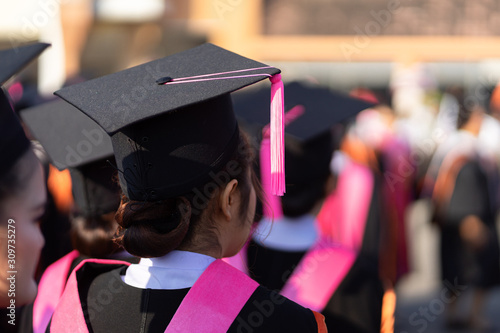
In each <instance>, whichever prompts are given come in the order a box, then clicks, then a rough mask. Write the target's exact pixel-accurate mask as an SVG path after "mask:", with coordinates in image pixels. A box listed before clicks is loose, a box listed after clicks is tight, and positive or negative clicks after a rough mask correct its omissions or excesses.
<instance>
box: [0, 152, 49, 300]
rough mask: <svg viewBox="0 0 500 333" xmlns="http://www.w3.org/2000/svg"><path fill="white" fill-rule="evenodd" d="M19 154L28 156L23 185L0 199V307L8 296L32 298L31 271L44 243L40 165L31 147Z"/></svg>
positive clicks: (43, 207) (9, 298)
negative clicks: (41, 226)
mask: <svg viewBox="0 0 500 333" xmlns="http://www.w3.org/2000/svg"><path fill="white" fill-rule="evenodd" d="M21 158H27V159H31V160H29V161H27V163H31V165H29V168H30V170H31V172H27V178H26V179H25V180H24V182H25V185H24V188H22V189H21V190H20V191H18V193H16V194H15V195H12V196H9V197H7V198H6V199H5V200H4V201H3V202H0V205H1V209H0V218H1V220H0V308H5V307H8V306H9V305H10V304H11V302H12V301H11V300H12V299H14V300H15V305H16V306H21V305H24V304H28V303H30V302H32V301H33V300H34V298H35V296H36V292H37V284H36V282H35V280H34V274H35V269H36V266H37V263H38V259H39V257H40V251H41V249H42V247H43V245H44V243H45V241H44V238H43V236H42V233H41V231H40V225H39V220H40V218H41V216H42V215H43V213H44V211H45V204H46V200H47V197H46V189H45V179H44V175H43V168H42V165H41V164H40V162H39V161H38V159H37V158H36V156H34V154H33V153H32V152H31V151H30V152H29V154H25V155H24V156H23V157H21ZM13 192H14V191H13Z"/></svg>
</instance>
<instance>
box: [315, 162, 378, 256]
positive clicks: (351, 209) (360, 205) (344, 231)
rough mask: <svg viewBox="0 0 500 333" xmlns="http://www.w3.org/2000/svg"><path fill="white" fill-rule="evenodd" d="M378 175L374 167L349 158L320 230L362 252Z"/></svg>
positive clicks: (324, 210) (323, 212)
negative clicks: (375, 175)
mask: <svg viewBox="0 0 500 333" xmlns="http://www.w3.org/2000/svg"><path fill="white" fill-rule="evenodd" d="M373 184H374V177H373V174H372V172H371V171H370V169H369V168H368V167H366V166H364V165H361V164H358V163H356V162H353V161H348V162H347V165H346V166H345V168H344V169H343V170H342V172H341V174H340V175H339V178H338V181H337V188H336V189H335V191H334V192H333V193H332V194H331V195H330V196H329V197H328V198H327V200H326V201H325V203H324V204H323V207H322V208H321V211H320V213H319V214H318V222H319V228H320V232H321V233H322V234H323V235H324V236H325V237H327V239H330V240H332V241H333V242H335V243H339V244H342V246H345V247H347V248H350V249H353V250H354V251H356V252H357V251H359V249H360V248H361V245H362V243H363V236H364V233H365V226H366V220H367V217H368V212H369V210H370V202H371V198H372V193H373Z"/></svg>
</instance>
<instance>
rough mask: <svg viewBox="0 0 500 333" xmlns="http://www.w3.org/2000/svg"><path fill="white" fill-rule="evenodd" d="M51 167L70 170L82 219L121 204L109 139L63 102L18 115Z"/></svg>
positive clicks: (113, 208) (27, 110) (54, 102)
mask: <svg viewBox="0 0 500 333" xmlns="http://www.w3.org/2000/svg"><path fill="white" fill-rule="evenodd" d="M20 115H21V118H22V119H23V121H24V123H25V124H26V125H27V126H28V128H29V129H30V131H31V133H32V134H33V136H34V137H35V138H36V139H37V140H38V141H39V142H40V143H41V145H42V146H43V147H44V149H45V151H46V152H47V154H48V155H49V158H50V160H51V162H52V164H53V165H55V166H56V167H57V168H58V169H59V170H63V169H65V168H69V170H70V173H71V181H72V188H73V196H74V199H75V202H76V204H77V206H78V210H79V212H80V213H82V214H83V215H84V216H87V217H89V216H98V215H101V214H104V213H109V212H112V211H115V210H116V209H117V208H118V205H119V203H120V195H119V187H118V185H117V184H116V183H115V182H114V180H113V176H114V174H115V173H116V170H115V169H114V168H113V167H112V166H111V165H110V162H109V161H108V160H111V161H113V162H114V158H113V148H112V145H111V139H110V138H109V136H108V135H107V134H106V132H104V130H103V129H102V128H101V127H100V126H99V125H97V124H96V122H95V121H93V120H92V119H90V118H89V117H87V116H85V115H84V114H83V113H81V112H80V111H79V110H78V109H76V108H75V107H73V106H72V105H70V104H68V103H66V102H65V101H62V100H57V101H53V102H49V103H45V104H42V105H38V106H35V107H32V108H29V109H25V110H22V111H21V112H20Z"/></svg>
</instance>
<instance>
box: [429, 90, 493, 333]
mask: <svg viewBox="0 0 500 333" xmlns="http://www.w3.org/2000/svg"><path fill="white" fill-rule="evenodd" d="M464 96H465V95H464V94H459V93H457V92H456V91H455V97H456V100H457V102H458V104H457V105H458V107H459V111H458V121H457V128H458V130H457V132H456V133H454V134H453V135H450V137H449V138H448V139H447V140H446V141H444V142H443V143H442V145H443V147H445V148H446V149H444V152H442V153H441V154H439V155H437V156H436V158H439V159H440V161H441V162H440V163H439V164H438V165H439V169H438V171H437V175H436V176H435V182H434V186H433V189H432V201H433V203H434V206H435V211H434V221H435V222H436V223H437V224H438V226H439V227H440V230H441V270H442V272H441V273H442V278H443V281H444V282H445V284H446V283H458V284H459V285H466V286H467V287H470V289H469V290H472V293H473V296H472V298H473V304H472V307H471V309H470V312H469V313H468V315H467V316H465V317H464V316H459V315H458V311H457V308H458V302H459V299H455V300H453V301H452V302H451V303H450V304H449V305H448V307H447V308H446V324H447V326H449V327H452V328H458V327H459V328H463V327H470V328H473V329H477V330H479V329H485V328H488V326H489V324H488V323H487V322H486V321H485V319H484V316H483V314H482V309H483V304H484V302H485V297H486V295H487V294H486V292H487V290H488V289H489V288H491V287H492V286H495V285H497V284H498V283H499V282H500V267H499V260H500V251H499V242H498V235H497V231H496V227H495V216H496V212H497V208H498V201H497V194H498V168H497V167H496V164H495V163H494V161H493V160H494V159H493V158H491V156H487V155H484V154H482V153H481V152H482V148H481V146H480V143H479V141H478V139H477V135H478V133H479V132H480V129H481V124H482V120H483V110H482V109H481V108H480V107H479V106H478V105H474V106H472V107H471V106H468V107H467V106H466V105H465V104H464V100H465V98H464ZM439 152H440V149H439V148H438V151H437V152H436V154H438V153H439ZM428 178H429V179H430V178H431V177H428ZM455 281H456V282H455Z"/></svg>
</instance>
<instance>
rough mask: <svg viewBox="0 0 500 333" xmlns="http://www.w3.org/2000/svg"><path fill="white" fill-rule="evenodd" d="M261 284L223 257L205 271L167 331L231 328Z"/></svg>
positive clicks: (222, 330)
mask: <svg viewBox="0 0 500 333" xmlns="http://www.w3.org/2000/svg"><path fill="white" fill-rule="evenodd" d="M258 286H259V284H258V283H257V282H255V281H254V280H252V279H250V278H249V277H248V276H246V275H245V274H244V273H242V272H240V271H239V270H237V269H235V268H234V267H232V266H231V265H229V264H227V263H225V262H224V261H222V260H216V261H214V262H213V263H212V264H211V265H210V266H208V268H207V269H206V270H205V272H203V274H202V275H201V276H200V278H199V279H198V280H197V281H196V283H195V284H194V286H193V287H192V288H191V290H189V292H188V294H187V295H186V297H185V298H184V300H183V301H182V303H181V305H180V306H179V308H178V309H177V311H176V312H175V315H174V317H173V318H172V321H171V322H170V324H169V325H168V327H167V329H166V330H165V333H172V332H183V333H185V332H207V333H210V332H213V333H216V332H227V330H228V329H229V327H230V326H231V324H232V323H233V321H234V320H235V319H236V317H237V316H238V313H239V312H240V311H241V309H242V308H243V306H244V305H245V303H246V302H247V301H248V299H249V298H250V296H252V294H253V292H254V291H255V289H257V287H258Z"/></svg>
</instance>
